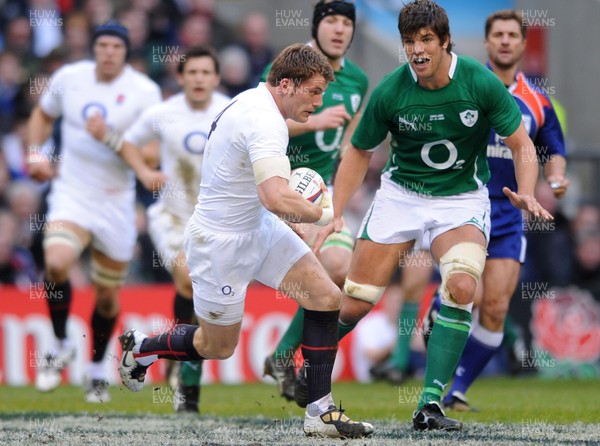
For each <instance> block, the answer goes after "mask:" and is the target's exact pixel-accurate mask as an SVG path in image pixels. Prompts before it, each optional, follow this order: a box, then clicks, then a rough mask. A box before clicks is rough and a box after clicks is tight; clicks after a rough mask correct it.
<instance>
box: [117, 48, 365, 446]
mask: <svg viewBox="0 0 600 446" xmlns="http://www.w3.org/2000/svg"><path fill="white" fill-rule="evenodd" d="M333 79H334V77H333V70H332V68H331V66H330V65H329V63H328V62H327V59H325V57H324V56H322V55H321V54H319V53H318V52H316V51H315V50H314V49H312V48H311V47H309V46H307V45H304V44H295V45H291V46H289V47H287V48H286V49H284V50H283V51H282V53H281V54H280V55H279V56H278V57H277V58H276V59H275V61H274V62H273V65H272V67H271V70H270V71H269V75H268V77H267V83H266V84H264V83H261V84H259V86H258V87H256V88H253V89H251V90H248V91H245V92H243V93H241V94H239V95H238V96H236V97H235V98H233V99H232V100H231V102H230V103H229V104H228V105H227V106H226V107H225V108H224V109H223V110H222V111H221V112H220V113H219V114H218V115H217V116H216V117H215V119H214V122H213V123H212V125H211V129H210V132H209V135H208V141H207V147H206V150H205V153H204V160H203V166H202V179H201V183H200V194H199V195H198V204H197V205H196V208H195V211H194V214H193V216H192V218H191V219H190V221H189V223H188V225H187V228H186V232H185V237H184V248H185V253H186V258H187V261H188V265H189V268H190V275H191V278H192V286H193V293H194V310H195V312H196V315H197V316H198V318H199V319H200V326H199V327H197V326H194V325H185V324H179V325H176V326H175V327H173V328H172V329H171V330H169V331H168V332H166V333H163V334H161V335H159V336H154V337H147V336H146V335H144V334H143V333H140V332H139V331H137V330H126V331H125V333H123V335H122V336H121V337H120V340H121V346H122V347H123V357H122V359H121V363H120V365H119V372H120V374H121V379H122V380H123V383H124V384H125V385H126V386H127V387H128V388H129V389H130V390H132V391H139V390H141V389H142V387H143V382H144V378H145V374H146V370H147V368H148V367H149V366H150V365H151V364H152V363H153V362H154V361H156V360H157V359H159V358H165V359H175V360H179V361H189V360H198V359H202V358H212V359H226V358H228V357H230V356H231V355H232V354H233V352H234V350H235V347H236V345H237V343H238V340H239V335H240V330H241V326H242V317H243V311H244V301H245V297H246V290H247V288H248V285H249V283H250V282H251V281H252V280H253V279H256V280H258V281H260V282H262V283H264V284H265V285H268V286H270V287H272V288H275V289H279V290H298V292H297V293H289V292H287V293H286V294H288V295H290V297H292V298H295V299H296V300H297V301H298V303H299V304H300V305H301V306H302V307H304V310H305V315H304V330H303V338H302V352H303V355H304V358H305V360H306V361H307V363H308V364H309V367H308V370H307V380H308V395H309V397H308V401H309V403H310V404H308V406H307V408H306V413H305V418H304V431H305V433H306V434H307V435H317V436H328V437H340V436H341V437H346V438H353V437H364V436H367V435H369V434H371V433H372V432H373V426H372V425H370V424H368V423H362V422H356V421H352V420H350V419H349V418H348V417H347V416H345V415H344V414H343V411H342V410H341V408H337V407H336V406H335V404H334V402H333V397H332V394H331V372H332V371H333V364H334V361H335V356H336V352H337V344H338V342H337V341H338V328H337V324H338V315H339V308H340V301H341V291H340V289H339V288H338V287H337V286H336V285H335V284H334V283H333V282H332V281H331V279H329V277H328V275H327V273H326V271H325V269H324V268H323V266H322V265H321V264H320V263H319V261H318V260H317V258H316V256H315V255H314V254H313V253H312V252H311V251H310V248H309V247H308V246H307V245H306V244H305V243H304V242H303V241H302V240H301V239H300V237H299V236H298V235H297V234H296V233H294V232H293V231H292V229H291V228H290V227H289V226H288V225H286V224H285V223H284V222H283V221H282V220H280V219H279V218H278V217H277V216H279V217H281V218H283V219H286V220H288V221H293V222H306V223H315V222H316V223H317V224H321V225H324V224H327V223H329V222H330V221H331V207H330V201H329V194H328V192H327V191H326V188H325V187H324V188H323V190H324V191H323V194H324V196H323V198H324V200H322V203H321V205H320V206H319V205H316V204H314V203H312V202H310V201H308V200H305V199H304V198H303V197H302V196H301V195H300V194H299V193H297V192H295V191H293V190H292V189H290V188H289V187H288V181H289V178H290V162H289V159H288V158H287V156H286V149H287V146H288V128H287V125H286V122H285V119H287V118H289V119H293V120H295V121H298V122H306V121H307V119H308V117H309V116H310V115H311V113H312V112H314V111H315V109H316V108H318V107H319V106H321V104H322V102H323V91H324V90H325V88H327V85H328V83H329V82H331V81H332V80H333ZM265 304H266V302H265Z"/></svg>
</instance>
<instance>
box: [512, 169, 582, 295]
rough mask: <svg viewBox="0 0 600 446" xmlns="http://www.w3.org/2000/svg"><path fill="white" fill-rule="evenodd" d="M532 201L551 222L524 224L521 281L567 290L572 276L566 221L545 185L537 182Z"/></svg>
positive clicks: (528, 222) (568, 225)
mask: <svg viewBox="0 0 600 446" xmlns="http://www.w3.org/2000/svg"><path fill="white" fill-rule="evenodd" d="M535 197H536V198H537V200H538V202H539V203H540V205H541V206H543V207H544V208H545V209H547V210H548V212H550V213H551V214H552V215H553V216H554V221H552V222H549V224H543V223H541V222H540V221H538V220H535V219H534V220H531V219H527V220H525V223H524V224H526V225H527V226H526V227H525V236H526V238H527V262H525V264H524V265H523V273H522V279H523V281H525V282H538V283H544V284H547V286H548V287H555V286H558V287H563V286H567V285H569V283H570V280H571V277H572V274H573V256H572V254H571V252H572V246H573V245H572V240H571V232H570V224H569V220H568V219H567V217H565V216H564V215H563V213H562V212H561V210H560V208H559V207H558V200H557V199H556V198H555V197H554V193H553V192H552V189H551V188H550V185H549V184H548V183H547V182H546V181H544V180H542V179H540V180H539V181H538V183H537V185H536V188H535Z"/></svg>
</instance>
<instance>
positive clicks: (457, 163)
mask: <svg viewBox="0 0 600 446" xmlns="http://www.w3.org/2000/svg"><path fill="white" fill-rule="evenodd" d="M439 145H442V146H445V147H446V149H448V159H447V160H446V161H444V162H435V161H434V160H432V159H431V157H430V156H429V154H430V152H431V149H432V148H433V147H434V146H439ZM457 158H458V149H457V148H456V146H455V145H454V144H453V143H452V141H450V140H448V139H440V140H439V141H434V142H430V143H427V144H425V145H424V146H423V147H422V148H421V159H422V160H423V162H424V163H425V164H427V165H428V166H429V167H431V168H433V169H437V170H444V169H448V168H450V167H452V168H453V169H462V166H463V164H464V163H465V160H458V159H457Z"/></svg>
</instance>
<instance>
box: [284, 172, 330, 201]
mask: <svg viewBox="0 0 600 446" xmlns="http://www.w3.org/2000/svg"><path fill="white" fill-rule="evenodd" d="M323 183H324V181H323V178H322V177H321V175H319V174H318V173H317V172H315V171H314V170H312V169H309V168H308V167H299V168H298V169H294V170H292V173H291V175H290V183H289V186H290V189H293V190H295V191H296V192H299V193H300V195H302V196H303V197H304V198H306V199H307V200H308V201H312V202H313V203H314V204H319V203H320V202H321V198H322V196H323V190H322V189H321V185H322V184H323Z"/></svg>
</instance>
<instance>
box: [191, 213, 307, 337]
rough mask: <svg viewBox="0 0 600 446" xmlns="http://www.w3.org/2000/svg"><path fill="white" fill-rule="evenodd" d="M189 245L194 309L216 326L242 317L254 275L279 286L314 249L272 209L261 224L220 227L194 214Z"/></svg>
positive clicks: (202, 317)
mask: <svg viewBox="0 0 600 446" xmlns="http://www.w3.org/2000/svg"><path fill="white" fill-rule="evenodd" d="M184 249H185V255H186V258H187V263H188V266H189V269H190V277H191V278H192V287H193V290H194V310H195V312H196V314H197V315H198V317H199V318H201V319H204V320H205V321H207V322H210V323H211V324H215V325H225V326H227V325H233V324H236V323H238V322H240V321H241V320H242V315H243V313H244V300H245V298H246V289H247V288H248V285H249V284H250V282H251V281H252V280H254V279H256V280H258V281H259V282H262V283H264V284H265V285H267V286H270V287H272V288H275V289H277V287H279V284H280V283H281V281H282V280H283V278H284V277H285V275H286V274H287V272H288V271H289V270H290V268H291V267H292V266H294V264H295V263H296V262H297V261H298V260H299V259H300V258H301V257H302V256H304V255H305V254H306V253H308V252H309V251H310V249H309V248H308V246H307V245H306V244H305V243H304V242H303V241H302V239H300V237H298V236H297V235H296V234H295V233H294V232H293V231H292V229H291V228H290V227H289V226H287V225H286V224H285V223H283V222H282V221H281V220H279V219H278V218H277V217H276V216H275V215H273V214H271V213H268V214H266V215H265V217H264V218H263V220H262V223H261V225H260V227H259V228H257V229H255V230H253V231H250V232H244V233H237V232H215V231H213V230H211V229H209V228H207V227H206V225H203V224H201V223H200V222H198V221H197V220H196V218H195V217H192V218H191V219H190V221H189V222H188V225H187V227H186V230H185V235H184Z"/></svg>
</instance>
